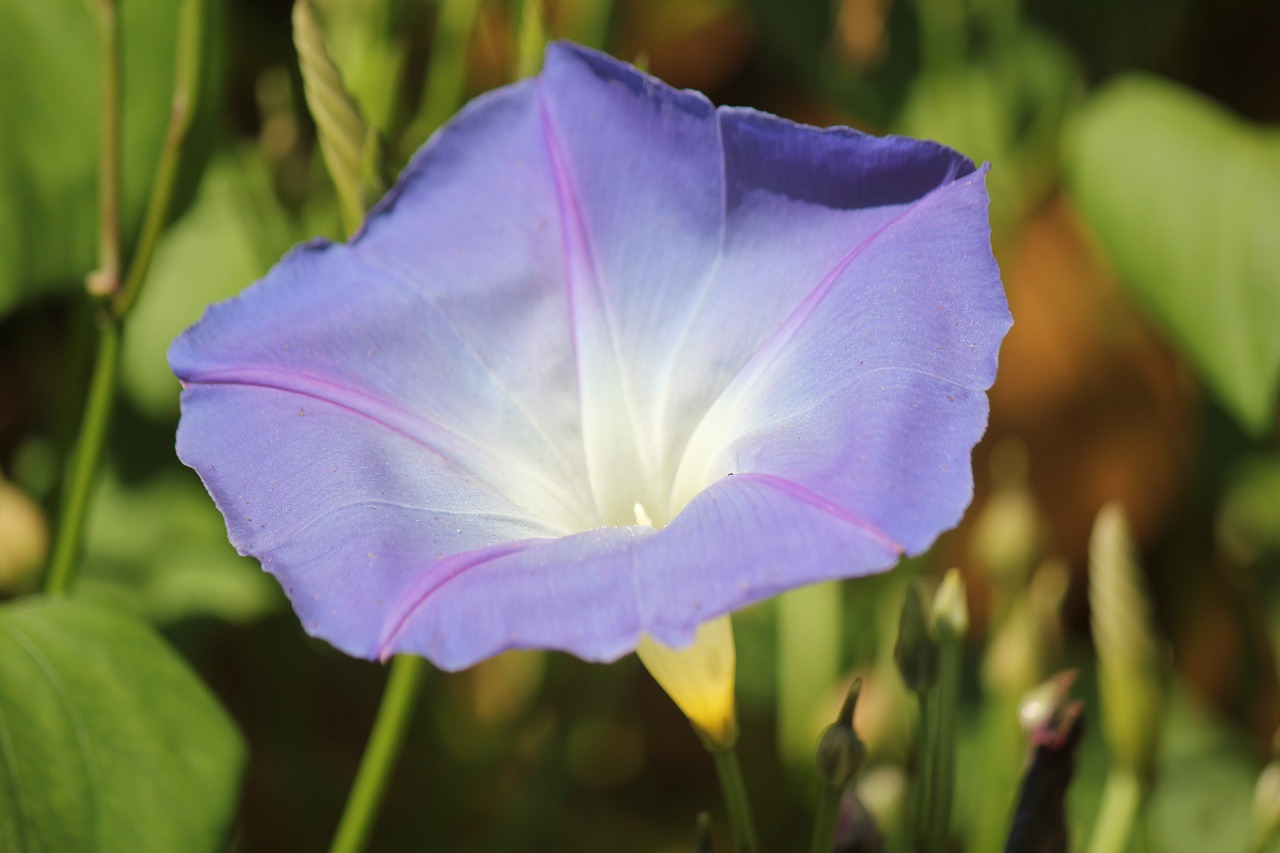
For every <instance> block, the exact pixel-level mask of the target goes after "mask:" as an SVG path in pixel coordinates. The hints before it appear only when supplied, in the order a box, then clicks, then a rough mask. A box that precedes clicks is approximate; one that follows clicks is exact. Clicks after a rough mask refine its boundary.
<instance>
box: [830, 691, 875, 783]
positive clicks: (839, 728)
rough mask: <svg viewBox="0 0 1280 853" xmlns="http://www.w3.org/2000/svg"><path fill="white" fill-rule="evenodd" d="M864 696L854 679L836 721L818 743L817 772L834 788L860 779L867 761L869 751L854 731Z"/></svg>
mask: <svg viewBox="0 0 1280 853" xmlns="http://www.w3.org/2000/svg"><path fill="white" fill-rule="evenodd" d="M861 692H862V679H861V678H858V679H855V680H854V682H853V686H852V687H850V688H849V694H848V695H847V696H846V697H845V700H844V705H843V706H841V708H840V714H839V716H838V717H837V718H836V721H835V722H834V723H832V724H831V725H829V726H827V727H826V729H825V730H823V732H822V737H821V739H820V740H819V741H818V772H819V773H820V774H821V775H822V780H823V781H824V782H826V783H827V785H829V786H830V787H832V788H843V787H844V786H845V785H847V784H849V782H850V781H851V780H852V779H853V778H854V777H855V776H857V775H858V771H859V770H861V769H862V765H863V763H864V762H865V761H866V758H867V747H866V744H864V743H863V742H862V738H860V737H858V732H857V731H856V730H855V729H854V728H853V712H854V710H855V709H856V708H857V705H858V694H859V693H861Z"/></svg>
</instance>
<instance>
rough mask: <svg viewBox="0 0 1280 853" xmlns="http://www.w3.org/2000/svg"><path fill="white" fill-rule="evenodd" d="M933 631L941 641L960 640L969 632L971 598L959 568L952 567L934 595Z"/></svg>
mask: <svg viewBox="0 0 1280 853" xmlns="http://www.w3.org/2000/svg"><path fill="white" fill-rule="evenodd" d="M932 616H933V633H934V636H936V637H937V638H938V639H939V640H940V641H943V642H950V643H954V642H958V641H959V640H961V639H963V638H964V635H965V634H967V633H968V632H969V600H968V597H967V595H966V593H965V587H964V578H963V577H961V575H960V570H959V569H950V570H948V571H947V574H946V576H945V577H943V579H942V583H941V584H939V585H938V591H937V592H936V593H934V596H933V612H932Z"/></svg>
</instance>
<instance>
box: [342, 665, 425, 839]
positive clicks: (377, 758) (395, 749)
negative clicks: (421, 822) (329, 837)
mask: <svg viewBox="0 0 1280 853" xmlns="http://www.w3.org/2000/svg"><path fill="white" fill-rule="evenodd" d="M426 671H427V662H426V661H425V660H423V659H422V658H420V657H415V656H413V655H396V656H395V658H394V659H393V660H392V661H391V674H390V675H389V676H388V677H387V687H386V690H385V691H384V692H383V694H382V704H381V705H380V706H379V707H378V718H377V719H376V720H374V723H373V731H372V732H371V733H370V734H369V743H368V744H367V745H366V746H365V750H364V756H363V757H362V758H361V759H360V769H359V770H357V771H356V781H355V784H353V785H352V786H351V793H350V795H348V797H347V805H346V808H344V809H343V811H342V818H341V819H340V820H339V821H338V830H337V832H335V833H334V836H333V843H332V844H331V845H330V847H329V853H358V851H360V850H363V849H364V846H365V843H366V842H367V841H368V839H369V833H370V831H371V830H372V829H373V824H374V821H376V820H377V818H378V812H380V811H381V810H382V797H383V794H385V793H386V790H387V782H388V781H389V780H390V778H391V771H392V770H394V769H395V764H396V759H397V758H399V756H400V747H401V746H403V745H404V739H405V736H406V735H407V734H408V731H409V722H410V720H411V719H412V717H413V709H414V706H415V705H416V704H417V701H418V694H419V693H420V692H421V690H420V688H421V686H422V678H423V676H424V675H425V674H426Z"/></svg>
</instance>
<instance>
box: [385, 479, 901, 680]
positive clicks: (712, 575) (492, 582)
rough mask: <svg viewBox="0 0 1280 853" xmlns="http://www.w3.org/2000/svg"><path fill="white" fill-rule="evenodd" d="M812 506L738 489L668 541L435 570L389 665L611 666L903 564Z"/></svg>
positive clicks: (616, 541)
mask: <svg viewBox="0 0 1280 853" xmlns="http://www.w3.org/2000/svg"><path fill="white" fill-rule="evenodd" d="M806 498H807V499H805V500H796V499H795V498H794V497H793V496H791V495H783V493H782V491H781V490H780V489H779V488H778V487H777V486H776V485H775V484H773V483H771V482H768V481H767V479H766V478H756V477H754V476H742V477H730V478H726V479H724V480H721V481H720V482H718V483H716V484H715V485H713V486H711V487H710V488H708V489H707V490H705V491H704V492H703V493H702V494H700V495H698V497H696V498H695V499H694V500H693V502H692V503H690V504H689V506H688V507H686V508H685V510H684V512H682V513H681V514H680V515H679V516H678V517H677V518H676V519H675V520H674V521H673V522H672V523H671V524H670V525H668V526H667V527H665V528H663V529H662V530H659V531H652V530H648V529H646V528H637V527H607V528H601V529H599V530H591V531H587V532H585V533H579V534H575V535H573V536H565V537H561V538H558V539H541V540H533V541H529V542H523V543H518V545H517V546H507V547H505V548H500V549H493V550H491V551H489V552H487V553H486V554H484V555H482V556H483V559H481V560H480V561H478V562H475V563H472V564H470V565H468V566H466V567H462V566H460V565H449V566H445V565H442V566H437V567H433V568H432V569H431V570H430V572H429V573H428V574H432V573H435V572H440V574H441V577H439V578H438V579H435V580H428V581H426V582H425V583H424V584H423V586H422V588H421V589H420V590H418V592H419V594H418V595H417V596H415V597H413V598H412V599H411V600H408V601H405V602H403V605H404V606H402V607H401V608H400V609H398V610H397V611H396V613H395V618H394V619H393V620H391V621H390V622H389V623H388V629H389V630H387V631H386V633H385V635H384V637H383V643H382V646H381V648H380V654H381V655H383V656H387V655H390V654H393V653H396V652H402V651H406V652H415V653H419V654H425V655H426V656H427V657H429V658H430V659H431V660H433V661H434V662H435V663H436V664H437V665H439V666H441V667H443V668H445V669H460V668H463V667H467V666H470V665H471V664H473V663H476V662H477V661H480V660H483V659H484V658H486V657H489V656H491V655H493V654H496V653H498V652H500V651H503V650H504V649H508V648H513V647H533V648H549V649H562V650H565V651H569V652H572V653H573V654H575V655H578V656H579V657H582V658H584V659H587V660H599V661H609V660H613V659H615V658H617V657H620V656H621V655H623V654H626V653H627V652H630V651H631V650H632V649H634V648H635V645H636V642H637V641H638V640H639V638H640V634H641V633H642V632H643V633H647V634H649V635H650V636H652V637H654V638H655V639H657V640H658V641H660V642H663V643H666V644H668V645H672V646H683V645H687V644H688V643H689V642H691V641H692V639H693V634H694V632H695V631H696V629H697V626H698V625H699V624H700V623H701V622H704V621H706V620H708V619H710V618H712V617H713V616H715V615H718V614H721V613H725V612H728V611H729V610H732V609H734V608H736V607H738V606H741V605H742V604H743V603H746V602H750V601H755V600H759V599H761V598H765V597H768V596H770V595H774V594H776V593H778V592H781V591H783V590H786V589H790V588H791V587H793V586H796V585H797V583H800V582H804V581H817V580H825V579H830V578H839V577H847V576H848V575H849V574H850V567H854V568H856V567H860V566H876V567H885V566H888V565H891V564H892V563H893V562H895V561H896V560H897V558H898V556H899V555H900V554H901V548H900V547H899V546H898V545H897V543H895V542H893V541H891V540H890V539H888V538H887V537H885V536H884V535H883V533H881V532H880V531H877V530H875V529H874V528H871V527H870V526H868V525H866V524H864V523H862V522H861V521H858V520H856V519H851V518H845V517H839V516H840V512H839V510H838V509H837V508H835V507H833V506H832V505H830V504H829V503H827V502H824V501H822V500H821V499H818V498H816V497H813V496H806ZM833 513H834V515H833ZM761 531H767V535H761ZM459 569H461V570H459ZM797 578H802V579H803V580H797Z"/></svg>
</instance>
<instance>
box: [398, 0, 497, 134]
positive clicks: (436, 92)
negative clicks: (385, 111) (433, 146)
mask: <svg viewBox="0 0 1280 853" xmlns="http://www.w3.org/2000/svg"><path fill="white" fill-rule="evenodd" d="M479 12H480V2H479V0H442V2H441V3H440V6H439V12H437V13H436V14H437V17H436V32H435V35H434V36H433V37H432V41H431V54H430V56H428V58H427V84H426V91H425V92H424V93H423V98H422V110H421V111H420V112H419V114H418V118H417V119H416V120H415V121H414V123H413V126H412V127H410V128H409V132H408V134H407V135H408V137H409V139H411V140H412V141H413V142H414V143H415V144H416V143H418V142H421V141H422V140H424V139H426V138H427V137H428V136H430V135H431V134H432V133H433V132H434V131H435V129H436V128H438V127H439V126H440V125H442V124H444V123H445V120H446V119H448V118H449V116H451V115H453V112H454V110H456V109H457V108H458V104H460V103H461V102H462V93H463V87H464V86H465V84H466V82H467V42H468V40H469V39H470V38H471V31H472V30H473V29H475V23H476V17H477V15H478V14H479Z"/></svg>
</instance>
